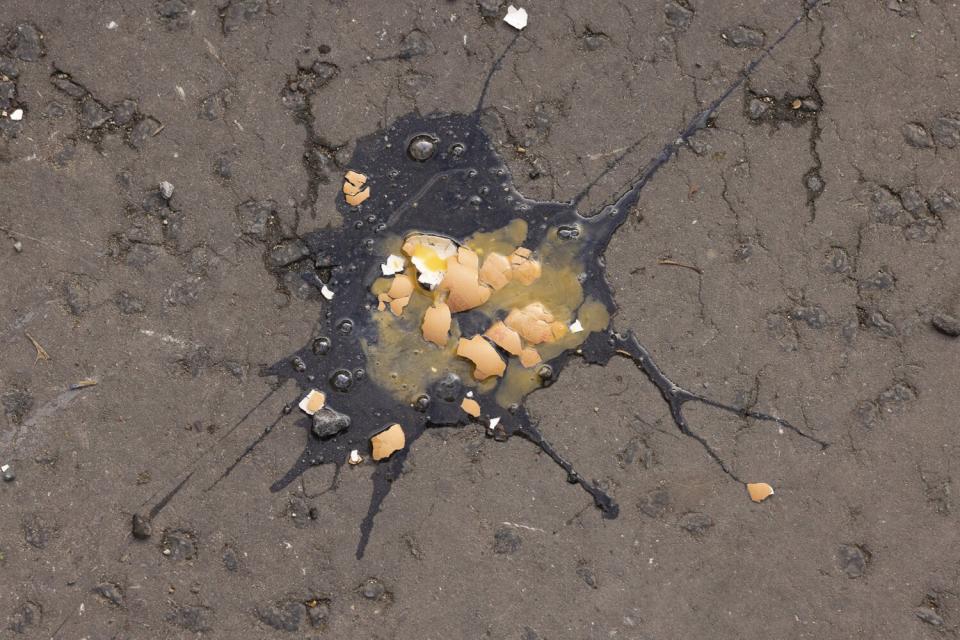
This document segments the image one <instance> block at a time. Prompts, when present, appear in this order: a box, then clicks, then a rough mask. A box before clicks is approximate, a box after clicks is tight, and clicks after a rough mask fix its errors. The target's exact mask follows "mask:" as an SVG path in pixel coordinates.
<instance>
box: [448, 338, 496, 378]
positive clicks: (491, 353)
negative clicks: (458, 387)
mask: <svg viewBox="0 0 960 640" xmlns="http://www.w3.org/2000/svg"><path fill="white" fill-rule="evenodd" d="M457 355H458V356H460V357H461V358H466V359H467V360H470V361H471V362H473V364H474V365H475V368H474V370H473V377H474V378H476V379H477V380H486V379H487V378H489V377H491V376H502V375H503V372H504V371H505V370H506V369H507V363H506V362H504V361H503V358H501V357H500V354H499V353H497V350H496V348H494V346H493V345H492V344H490V343H489V342H487V340H486V338H484V337H483V336H473V337H472V338H470V339H469V340H467V339H466V338H460V341H459V342H458V343H457Z"/></svg>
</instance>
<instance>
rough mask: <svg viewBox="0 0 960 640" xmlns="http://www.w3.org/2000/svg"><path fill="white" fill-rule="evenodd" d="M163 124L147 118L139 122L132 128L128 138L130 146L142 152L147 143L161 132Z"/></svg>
mask: <svg viewBox="0 0 960 640" xmlns="http://www.w3.org/2000/svg"><path fill="white" fill-rule="evenodd" d="M161 126H162V125H161V124H160V123H159V122H158V121H157V120H155V119H153V118H151V117H150V116H147V117H145V118H142V119H141V120H139V121H138V122H137V123H136V124H134V125H133V127H131V128H130V134H129V135H128V137H127V140H128V142H129V143H130V146H132V147H133V148H134V149H137V150H140V149H143V147H144V146H145V145H146V144H147V141H148V140H149V139H150V138H152V137H153V136H155V135H157V134H158V133H159V132H160V128H161Z"/></svg>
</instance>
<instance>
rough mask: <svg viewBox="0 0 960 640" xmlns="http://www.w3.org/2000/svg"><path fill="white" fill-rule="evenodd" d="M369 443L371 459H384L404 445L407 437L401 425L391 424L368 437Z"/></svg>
mask: <svg viewBox="0 0 960 640" xmlns="http://www.w3.org/2000/svg"><path fill="white" fill-rule="evenodd" d="M370 444H371V445H372V447H373V459H374V460H386V459H387V458H389V457H390V456H391V455H393V454H394V453H396V452H397V451H400V450H401V449H403V448H404V447H405V446H406V444H407V438H406V436H405V435H404V433H403V427H401V426H400V425H399V424H392V425H390V426H389V427H387V428H386V429H384V430H383V431H381V432H380V433H378V434H376V435H375V436H373V437H372V438H370Z"/></svg>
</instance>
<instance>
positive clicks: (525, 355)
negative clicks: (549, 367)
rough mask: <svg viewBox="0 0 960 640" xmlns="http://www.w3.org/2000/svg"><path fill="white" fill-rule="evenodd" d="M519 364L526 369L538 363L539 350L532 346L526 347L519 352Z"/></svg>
mask: <svg viewBox="0 0 960 640" xmlns="http://www.w3.org/2000/svg"><path fill="white" fill-rule="evenodd" d="M520 364H522V365H523V366H524V367H526V368H527V369H529V368H530V367H532V366H534V365H537V364H540V352H539V351H537V350H536V349H534V348H533V347H527V348H526V349H524V350H523V351H521V352H520Z"/></svg>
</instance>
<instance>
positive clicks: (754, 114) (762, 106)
mask: <svg viewBox="0 0 960 640" xmlns="http://www.w3.org/2000/svg"><path fill="white" fill-rule="evenodd" d="M769 110H770V103H769V102H768V101H767V100H763V99H762V98H750V102H749V104H748V105H747V114H748V115H749V116H750V119H751V120H760V119H762V118H763V117H764V116H765V115H767V112H768V111H769Z"/></svg>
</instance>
